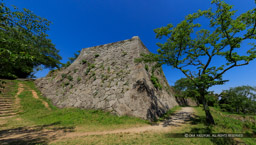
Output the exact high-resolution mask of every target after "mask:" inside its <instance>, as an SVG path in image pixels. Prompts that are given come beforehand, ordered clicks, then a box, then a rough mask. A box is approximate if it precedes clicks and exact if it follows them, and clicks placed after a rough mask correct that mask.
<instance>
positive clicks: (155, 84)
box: [151, 75, 162, 90]
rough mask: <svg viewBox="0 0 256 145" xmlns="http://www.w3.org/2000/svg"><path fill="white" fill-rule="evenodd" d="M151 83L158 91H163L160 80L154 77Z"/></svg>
mask: <svg viewBox="0 0 256 145" xmlns="http://www.w3.org/2000/svg"><path fill="white" fill-rule="evenodd" d="M151 82H152V83H153V85H154V87H155V88H156V89H160V90H161V89H162V85H161V84H160V83H159V80H158V78H157V77H155V76H154V75H152V76H151Z"/></svg>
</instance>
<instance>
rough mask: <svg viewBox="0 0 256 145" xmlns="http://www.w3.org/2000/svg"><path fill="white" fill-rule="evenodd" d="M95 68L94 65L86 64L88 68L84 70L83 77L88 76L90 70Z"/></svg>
mask: <svg viewBox="0 0 256 145" xmlns="http://www.w3.org/2000/svg"><path fill="white" fill-rule="evenodd" d="M93 68H95V64H90V63H89V64H88V67H87V69H86V72H85V73H84V74H85V75H88V74H89V72H90V71H91V69H93Z"/></svg>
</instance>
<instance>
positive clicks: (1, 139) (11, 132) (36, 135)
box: [0, 122, 74, 145]
mask: <svg viewBox="0 0 256 145" xmlns="http://www.w3.org/2000/svg"><path fill="white" fill-rule="evenodd" d="M59 124H60V122H55V123H52V124H47V125H39V126H33V127H18V128H14V129H7V130H1V131H0V144H8V145H33V144H42V145H44V144H48V142H49V141H50V140H54V139H55V138H56V137H57V136H59V135H61V133H63V132H72V131H74V127H56V126H55V125H59Z"/></svg>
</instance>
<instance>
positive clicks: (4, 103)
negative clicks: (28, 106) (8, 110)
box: [0, 102, 14, 106]
mask: <svg viewBox="0 0 256 145" xmlns="http://www.w3.org/2000/svg"><path fill="white" fill-rule="evenodd" d="M12 104H14V103H12V102H0V106H6V105H12Z"/></svg>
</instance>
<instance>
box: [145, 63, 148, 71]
mask: <svg viewBox="0 0 256 145" xmlns="http://www.w3.org/2000/svg"><path fill="white" fill-rule="evenodd" d="M145 70H146V71H147V72H148V65H147V64H146V65H145Z"/></svg>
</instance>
